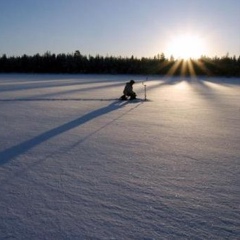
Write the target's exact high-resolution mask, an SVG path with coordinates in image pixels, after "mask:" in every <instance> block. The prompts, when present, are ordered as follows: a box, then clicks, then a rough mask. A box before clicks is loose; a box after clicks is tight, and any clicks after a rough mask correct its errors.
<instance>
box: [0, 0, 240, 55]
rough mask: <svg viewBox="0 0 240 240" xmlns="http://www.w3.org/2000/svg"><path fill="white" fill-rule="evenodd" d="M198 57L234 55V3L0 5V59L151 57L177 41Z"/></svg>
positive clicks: (237, 12) (63, 0) (238, 31)
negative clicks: (183, 40) (188, 41)
mask: <svg viewBox="0 0 240 240" xmlns="http://www.w3.org/2000/svg"><path fill="white" fill-rule="evenodd" d="M183 34H188V35H194V36H198V37H199V38H201V39H202V40H203V41H204V49H203V50H202V51H203V52H202V54H203V55H207V56H209V57H214V56H219V57H221V56H223V55H226V54H227V53H229V55H230V56H233V55H236V56H239V55H240V1H239V0H0V56H2V54H7V56H21V55H23V54H27V55H34V54H36V53H39V54H43V53H45V52H46V51H50V52H51V53H56V54H58V53H73V52H75V50H79V51H80V52H81V53H82V54H83V55H88V54H90V55H93V56H95V55H96V54H100V55H102V56H106V55H112V56H122V57H126V56H132V55H134V56H135V57H153V56H155V55H157V54H160V53H162V52H163V53H165V54H166V55H167V54H168V52H167V48H168V45H169V43H170V42H171V41H173V40H174V39H176V38H177V37H178V36H180V35H183Z"/></svg>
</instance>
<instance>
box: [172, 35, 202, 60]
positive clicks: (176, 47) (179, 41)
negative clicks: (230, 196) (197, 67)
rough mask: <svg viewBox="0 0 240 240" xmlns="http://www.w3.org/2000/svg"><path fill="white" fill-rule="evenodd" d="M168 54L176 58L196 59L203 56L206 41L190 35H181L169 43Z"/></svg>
mask: <svg viewBox="0 0 240 240" xmlns="http://www.w3.org/2000/svg"><path fill="white" fill-rule="evenodd" d="M167 52H168V54H169V55H171V56H173V57H174V58H181V59H185V60H187V59H189V58H192V59H196V58H199V57H200V56H201V55H203V52H204V41H203V39H202V38H200V37H198V36H194V35H190V34H186V35H179V36H177V37H175V38H173V39H172V40H171V41H170V42H169V45H168V50H167Z"/></svg>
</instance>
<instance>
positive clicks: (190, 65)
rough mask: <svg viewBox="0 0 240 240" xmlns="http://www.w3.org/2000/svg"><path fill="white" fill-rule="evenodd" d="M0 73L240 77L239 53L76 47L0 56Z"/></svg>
mask: <svg viewBox="0 0 240 240" xmlns="http://www.w3.org/2000/svg"><path fill="white" fill-rule="evenodd" d="M0 73H86V74H158V75H174V76H179V75H186V76H189V75H196V76H198V75H207V76H228V77H239V76H240V56H239V57H236V56H233V57H230V56H229V54H226V55H225V56H223V57H214V58H210V57H207V56H201V57H200V58H198V59H189V60H183V59H174V57H173V56H171V57H170V58H166V57H165V55H164V53H162V54H158V55H156V56H154V57H151V58H146V57H142V58H137V57H134V56H131V57H121V56H118V57H115V56H105V57H103V56H100V55H96V56H91V55H88V56H86V55H82V54H81V53H80V51H79V50H76V51H75V52H74V53H71V54H65V53H61V54H57V55H56V54H52V53H51V52H49V51H47V52H46V53H44V54H42V55H40V54H39V53H38V54H35V55H33V56H29V55H26V54H24V55H22V56H10V57H8V56H6V54H3V55H2V56H1V57H0Z"/></svg>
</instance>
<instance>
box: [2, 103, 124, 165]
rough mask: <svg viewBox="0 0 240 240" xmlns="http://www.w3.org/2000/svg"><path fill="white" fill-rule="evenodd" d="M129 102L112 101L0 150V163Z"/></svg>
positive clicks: (4, 162)
mask: <svg viewBox="0 0 240 240" xmlns="http://www.w3.org/2000/svg"><path fill="white" fill-rule="evenodd" d="M127 103H128V102H120V101H115V102H113V103H111V104H110V105H108V106H106V107H103V108H100V109H97V110H95V111H92V112H90V113H87V114H86V115H84V116H82V117H80V118H77V119H75V120H73V121H70V122H68V123H65V124H63V125H61V126H59V127H56V128H53V129H51V130H49V131H46V132H44V133H42V134H40V135H38V136H36V137H34V138H31V139H29V140H27V141H25V142H22V143H20V144H17V145H15V146H13V147H10V148H8V149H6V150H4V151H2V152H0V165H3V164H6V163H7V162H9V161H10V160H12V159H14V158H15V157H17V156H19V155H21V154H23V153H25V152H27V151H29V150H30V149H32V148H34V147H35V146H37V145H39V144H41V143H43V142H45V141H47V140H49V139H51V138H53V137H55V136H57V135H59V134H62V133H64V132H67V131H69V130H71V129H73V128H76V127H79V126H81V125H83V124H85V123H86V122H89V121H91V120H93V119H95V118H97V117H100V116H102V115H105V114H108V113H110V112H112V111H115V110H118V109H120V108H122V107H123V106H125V105H126V104H127Z"/></svg>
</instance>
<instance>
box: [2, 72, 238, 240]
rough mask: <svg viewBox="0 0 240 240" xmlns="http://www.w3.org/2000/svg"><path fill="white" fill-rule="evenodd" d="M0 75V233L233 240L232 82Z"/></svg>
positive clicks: (23, 236)
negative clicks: (130, 88) (127, 93)
mask: <svg viewBox="0 0 240 240" xmlns="http://www.w3.org/2000/svg"><path fill="white" fill-rule="evenodd" d="M130 79H134V80H135V81H136V84H135V85H134V89H135V91H136V92H137V94H138V97H139V98H140V99H144V85H143V84H142V82H143V81H145V80H146V77H145V76H121V75H51V74H50V75H41V74H40V75H31V74H29V75H27V74H26V75H25V74H1V75H0V111H1V114H0V121H1V127H0V192H1V195H0V212H1V214H0V239H20V240H21V239H24V240H25V239H58V240H61V239H71V240H72V239H144V240H150V239H239V236H240V208H239V207H240V206H239V202H240V201H239V199H240V187H239V180H240V179H239V176H240V149H239V144H240V104H239V103H240V94H239V93H240V79H239V78H207V77H205V78H202V77H199V78H190V77H188V78H187V77H171V78H170V77H156V76H155V77H151V76H149V77H148V81H146V82H145V84H146V85H147V99H148V101H132V102H130V101H123V102H121V101H118V100H117V98H118V97H120V96H121V94H122V90H123V87H124V84H125V82H126V81H129V80H130Z"/></svg>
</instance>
